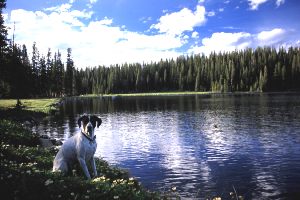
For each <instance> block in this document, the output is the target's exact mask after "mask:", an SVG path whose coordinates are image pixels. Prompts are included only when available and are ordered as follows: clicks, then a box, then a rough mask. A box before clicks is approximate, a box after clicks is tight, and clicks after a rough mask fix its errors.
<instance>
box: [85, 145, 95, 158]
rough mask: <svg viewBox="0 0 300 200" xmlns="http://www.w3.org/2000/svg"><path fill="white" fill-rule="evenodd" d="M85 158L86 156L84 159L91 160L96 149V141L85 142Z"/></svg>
mask: <svg viewBox="0 0 300 200" xmlns="http://www.w3.org/2000/svg"><path fill="white" fill-rule="evenodd" d="M84 146H85V156H86V159H88V160H89V159H91V158H92V157H93V156H94V154H95V152H96V149H97V143H96V141H93V142H91V141H86V142H85V145H84Z"/></svg>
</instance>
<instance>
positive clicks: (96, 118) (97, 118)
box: [93, 115, 102, 128]
mask: <svg viewBox="0 0 300 200" xmlns="http://www.w3.org/2000/svg"><path fill="white" fill-rule="evenodd" d="M93 118H94V120H95V121H96V122H97V128H99V126H100V125H101V124H102V120H101V119H100V118H99V117H97V116H95V115H93Z"/></svg>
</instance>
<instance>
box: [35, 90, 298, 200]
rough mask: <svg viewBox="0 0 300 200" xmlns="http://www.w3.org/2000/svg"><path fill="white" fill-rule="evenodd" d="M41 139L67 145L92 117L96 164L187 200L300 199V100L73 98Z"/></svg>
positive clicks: (253, 97) (265, 97)
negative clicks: (238, 199) (234, 199)
mask: <svg viewBox="0 0 300 200" xmlns="http://www.w3.org/2000/svg"><path fill="white" fill-rule="evenodd" d="M60 109H61V115H59V116H56V117H52V118H50V119H48V121H44V122H43V124H41V125H40V126H39V127H38V131H39V132H40V133H46V134H48V135H49V136H52V137H56V138H61V139H66V138H68V137H70V136H71V135H73V134H75V133H77V132H78V131H79V128H78V127H77V119H78V117H79V116H80V115H81V114H83V113H89V114H90V113H93V114H97V115H98V116H100V117H101V118H102V120H103V123H102V125H101V126H100V128H99V129H96V135H97V142H98V148H97V152H96V156H98V157H103V158H104V159H105V160H107V161H108V162H109V163H111V164H112V165H116V166H119V167H121V168H125V169H128V170H129V172H130V174H131V175H132V176H134V177H136V178H138V179H139V180H140V181H141V182H142V184H143V185H144V186H145V187H146V188H149V189H152V190H159V191H170V190H171V187H174V186H175V187H176V190H177V191H178V193H179V195H180V196H181V197H182V198H191V199H196V198H197V199H199V198H200V199H202V198H206V197H213V196H221V197H222V199H230V195H229V193H230V192H233V191H234V190H233V187H234V188H235V189H236V191H237V193H238V195H242V196H244V197H245V199H300V94H242V95H238V94H236V95H221V94H219V95H191V96H164V97H161V96H159V97H119V98H114V99H113V98H100V97H98V98H70V99H66V100H65V101H64V103H63V104H62V106H61V108H60Z"/></svg>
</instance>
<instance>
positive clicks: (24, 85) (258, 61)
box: [0, 0, 300, 98]
mask: <svg viewBox="0 0 300 200" xmlns="http://www.w3.org/2000/svg"><path fill="white" fill-rule="evenodd" d="M2 8H5V0H0V11H1V13H0V14H1V15H0V45H1V46H0V66H1V67H0V70H1V73H0V97H6V98H8V97H14V98H21V97H61V96H73V95H81V94H109V93H131V92H161V91H220V92H235V91H260V92H265V91H287V90H288V91H300V49H299V47H290V48H288V49H285V48H280V49H278V50H276V49H275V48H271V47H258V48H256V49H251V48H248V49H245V50H239V51H237V50H236V51H233V52H223V53H221V52H219V53H216V52H212V53H211V54H210V55H204V54H196V55H189V56H180V57H178V58H176V59H166V60H160V61H159V62H151V63H131V64H129V63H124V64H121V65H111V66H97V67H93V68H90V67H88V68H85V69H77V68H75V63H74V61H73V59H72V49H71V48H68V49H67V59H66V61H65V62H64V61H62V58H61V52H60V51H59V50H58V51H56V52H54V53H53V52H52V51H51V49H49V50H48V52H47V54H46V56H45V55H43V54H41V53H40V52H39V50H38V48H37V44H36V43H34V44H33V46H32V56H31V58H29V56H28V53H27V47H26V46H25V45H18V44H15V42H14V41H13V40H8V39H7V29H6V27H5V26H4V20H3V16H2Z"/></svg>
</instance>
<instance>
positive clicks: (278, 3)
mask: <svg viewBox="0 0 300 200" xmlns="http://www.w3.org/2000/svg"><path fill="white" fill-rule="evenodd" d="M284 2H285V0H276V5H277V7H279V6H280V5H283V4H284Z"/></svg>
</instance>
